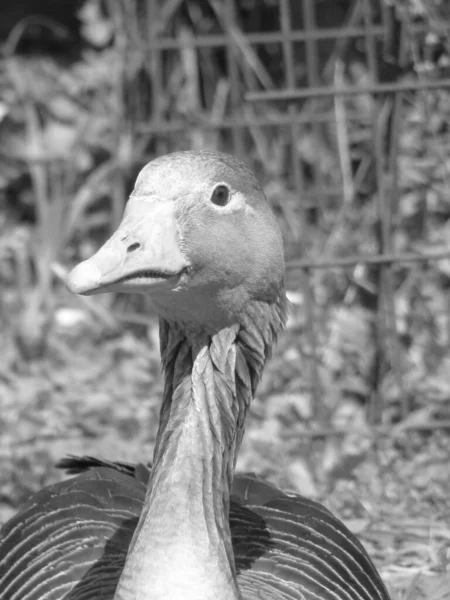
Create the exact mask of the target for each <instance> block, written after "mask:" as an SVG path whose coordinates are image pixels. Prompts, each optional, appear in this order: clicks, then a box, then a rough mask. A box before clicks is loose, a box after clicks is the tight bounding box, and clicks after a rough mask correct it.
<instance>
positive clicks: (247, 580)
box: [0, 457, 388, 600]
mask: <svg viewBox="0 0 450 600" xmlns="http://www.w3.org/2000/svg"><path fill="white" fill-rule="evenodd" d="M60 466H62V467H64V468H66V469H68V471H69V472H70V473H73V474H77V475H76V476H75V477H73V478H72V479H69V480H67V481H64V482H61V483H57V484H55V485H52V486H49V487H47V488H45V489H43V490H42V491H40V492H39V493H38V494H36V495H35V496H33V498H32V499H31V500H30V501H29V502H27V504H26V505H25V506H23V507H22V509H21V511H20V512H19V513H18V514H17V515H16V516H15V517H14V518H13V519H11V521H9V523H8V524H7V525H6V526H5V528H4V530H3V532H2V544H1V546H0V548H1V553H0V565H1V568H0V597H1V598H2V599H3V598H5V600H6V599H8V600H50V599H51V600H62V599H69V598H70V600H94V599H95V600H111V599H112V598H113V597H114V590H115V589H116V587H117V583H118V580H119V576H120V573H121V571H122V569H123V566H124V564H125V558H126V554H127V550H128V547H129V545H130V542H131V538H132V536H133V533H134V531H135V528H136V526H137V523H138V519H139V515H140V513H141V511H142V506H143V503H144V499H145V492H146V486H147V483H148V480H149V475H150V470H149V468H148V467H146V466H145V465H142V464H139V465H136V466H135V467H134V466H131V465H124V464H114V463H108V462H103V461H101V460H96V459H92V458H90V457H82V458H68V459H63V460H62V461H61V462H60ZM230 529H231V538H232V544H233V552H234V557H235V563H236V572H237V579H238V584H239V587H240V590H241V594H242V597H243V598H245V600H256V599H258V600H273V599H274V598H277V599H280V600H281V599H283V600H299V599H305V600H310V599H311V600H312V599H316V598H320V599H321V600H335V599H336V598H342V599H344V598H345V599H348V600H350V599H355V600H356V599H359V600H374V599H380V600H381V599H383V600H385V599H387V598H388V595H387V593H386V590H385V588H384V586H383V584H382V582H381V580H380V578H379V576H378V574H377V572H376V570H375V568H374V566H373V564H372V562H371V560H370V559H369V557H368V555H367V554H366V552H365V550H364V548H363V547H362V545H361V544H360V543H359V542H358V540H357V539H356V538H355V536H354V535H353V534H352V533H350V531H349V530H348V529H347V528H346V527H345V525H343V523H342V522H341V521H339V519H337V518H336V517H335V516H334V515H333V514H332V513H330V512H329V511H328V510H327V509H326V508H324V507H323V506H321V505H320V504H318V503H317V502H313V501H312V500H308V499H307V498H304V497H302V496H298V495H293V494H284V493H283V492H282V491H280V490H278V489H277V488H276V487H274V486H273V485H271V484H269V483H268V482H266V481H264V480H262V479H260V478H258V477H256V476H255V475H252V474H245V475H237V476H236V477H235V479H234V482H233V486H232V489H231V504H230ZM5 550H6V552H5ZM175 568H176V565H174V569H175Z"/></svg>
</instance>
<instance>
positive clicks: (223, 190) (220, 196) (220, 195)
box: [211, 185, 230, 206]
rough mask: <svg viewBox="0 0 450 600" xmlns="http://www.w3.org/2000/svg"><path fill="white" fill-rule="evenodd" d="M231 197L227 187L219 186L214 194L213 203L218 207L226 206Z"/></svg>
mask: <svg viewBox="0 0 450 600" xmlns="http://www.w3.org/2000/svg"><path fill="white" fill-rule="evenodd" d="M229 196H230V193H229V191H228V188H227V187H226V186H225V185H218V186H217V187H216V189H215V190H214V192H213V194H212V197H211V201H212V202H213V203H214V204H216V205H217V206H226V205H227V204H228V200H229Z"/></svg>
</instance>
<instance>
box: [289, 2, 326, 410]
mask: <svg viewBox="0 0 450 600" xmlns="http://www.w3.org/2000/svg"><path fill="white" fill-rule="evenodd" d="M289 2H290V0H280V20H281V30H282V32H283V34H284V37H283V42H282V47H283V58H284V63H285V68H286V85H287V87H288V88H291V89H293V88H294V87H295V84H296V82H295V70H294V53H293V47H292V40H291V37H290V34H291V31H292V24H291V10H290V4H289ZM288 113H289V116H290V117H291V118H292V121H291V125H290V128H289V131H290V144H291V157H292V170H293V174H294V184H295V189H296V192H297V194H298V198H299V211H300V221H301V227H302V231H301V232H300V252H301V253H302V255H303V256H304V255H305V250H306V243H305V241H306V215H305V210H304V207H303V202H304V198H302V192H304V190H305V185H304V177H303V171H302V167H301V165H300V162H299V156H298V150H297V143H298V140H299V138H300V125H299V123H298V122H297V121H296V115H297V106H296V105H295V104H294V103H290V104H289V107H288ZM302 290H303V295H304V300H305V312H306V328H307V337H308V343H309V346H310V358H309V379H310V383H311V393H312V399H313V412H314V414H318V412H319V410H320V396H321V394H320V387H319V374H318V369H317V340H316V331H315V316H314V307H313V290H312V288H311V284H310V281H309V269H303V270H302Z"/></svg>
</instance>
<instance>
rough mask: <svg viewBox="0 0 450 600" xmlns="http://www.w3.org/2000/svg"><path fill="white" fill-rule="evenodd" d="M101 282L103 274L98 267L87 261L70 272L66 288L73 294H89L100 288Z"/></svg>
mask: <svg viewBox="0 0 450 600" xmlns="http://www.w3.org/2000/svg"><path fill="white" fill-rule="evenodd" d="M100 281H101V273H100V270H99V269H98V267H97V265H95V264H94V263H92V262H91V261H90V260H86V261H84V262H82V263H80V264H79V265H77V266H76V267H74V268H73V269H72V270H71V271H70V273H69V275H68V277H67V281H66V286H67V289H68V290H69V292H72V293H73V294H89V293H90V292H92V291H94V290H95V289H96V288H97V287H98V285H99V283H100Z"/></svg>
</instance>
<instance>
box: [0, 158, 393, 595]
mask: <svg viewBox="0 0 450 600" xmlns="http://www.w3.org/2000/svg"><path fill="white" fill-rule="evenodd" d="M283 278H284V258H283V244H282V238H281V233H280V230H279V228H278V225H277V223H276V219H275V217H274V215H273V213H272V211H271V209H270V206H269V204H268V202H267V200H266V198H265V196H264V193H263V191H262V189H261V187H260V185H259V183H258V181H257V180H256V178H255V177H254V175H253V174H252V172H251V171H250V170H249V169H248V168H247V167H246V166H245V165H244V164H243V163H242V162H240V161H239V160H237V159H236V158H234V157H232V156H229V155H226V154H222V153H218V152H210V151H201V152H194V151H185V152H176V153H173V154H168V155H166V156H162V157H158V158H156V159H155V160H153V161H151V162H150V163H148V164H147V165H146V166H145V167H144V168H143V169H142V171H141V172H140V174H139V175H138V177H137V180H136V184H135V187H134V190H133V192H132V194H131V196H130V198H129V200H128V202H127V205H126V207H125V212H124V216H123V220H122V222H121V224H120V225H119V227H118V229H117V231H116V232H115V233H113V235H112V236H111V238H110V239H109V240H108V241H106V243H105V244H104V245H103V246H102V247H101V248H100V249H99V250H98V251H97V253H96V254H94V255H93V256H92V257H91V258H89V259H87V260H86V261H84V262H82V263H80V264H79V265H77V266H75V268H74V269H73V270H72V271H71V273H70V274H69V277H68V287H69V289H70V290H71V291H72V292H75V293H77V294H85V295H88V294H97V293H104V292H111V291H120V292H142V293H145V294H148V295H149V297H150V299H151V302H152V305H153V306H154V308H155V309H156V310H157V312H158V314H159V319H160V345H161V361H162V367H163V373H164V377H165V386H164V392H163V400H162V407H161V413H160V423H159V429H158V434H157V439H156V444H155V449H154V455H153V462H152V467H151V468H150V467H148V466H146V465H145V464H138V465H135V466H132V465H127V464H124V463H113V462H107V461H101V460H98V459H94V458H91V457H87V456H86V457H80V458H76V457H75V458H73V457H72V458H71V457H68V458H66V459H63V460H62V461H61V463H60V466H62V467H64V468H66V469H67V470H68V471H69V473H71V474H73V475H74V476H73V477H72V478H69V479H67V480H65V481H63V482H60V483H56V484H54V485H51V486H48V487H46V488H44V489H42V490H41V491H39V492H37V493H36V494H35V495H33V496H32V497H31V498H30V499H29V500H28V501H27V502H26V503H25V504H24V505H23V506H22V507H21V508H20V509H19V511H18V513H17V514H16V515H15V516H14V517H13V518H12V519H11V520H10V521H8V522H7V523H6V524H5V525H4V526H3V528H2V530H1V532H0V598H1V599H2V600H63V599H64V600H113V599H114V600H193V599H195V600H237V599H239V600H256V599H258V600H273V599H275V598H276V599H280V600H300V599H301V600H319V599H320V600H377V599H379V600H388V599H389V595H388V592H387V590H386V588H385V586H384V584H383V582H382V580H381V578H380V576H379V574H378V572H377V570H376V568H375V567H374V565H373V563H372V561H371V559H370V558H369V556H368V554H367V552H366V551H365V549H364V548H363V546H362V545H361V543H360V542H359V541H358V539H357V538H356V537H355V536H354V535H353V534H352V533H351V532H350V531H349V530H348V529H347V527H346V526H345V525H344V524H343V523H342V522H341V521H340V520H339V519H337V518H336V517H335V516H334V515H333V514H332V513H331V512H330V511H328V510H327V509H326V508H325V507H324V506H322V505H320V504H318V503H316V502H314V501H312V500H309V499H307V498H305V497H302V496H300V495H294V494H290V493H284V492H283V491H281V490H279V489H277V488H276V487H275V486H273V485H272V484H270V483H268V482H265V481H264V480H263V479H261V478H259V477H257V476H255V475H251V474H243V475H235V473H234V471H235V464H236V458H237V454H238V451H239V446H240V444H241V440H242V436H243V432H244V422H245V416H246V413H247V410H248V408H249V405H250V402H251V400H252V398H253V396H254V394H255V391H256V388H257V386H258V382H259V380H260V378H261V374H262V371H263V367H264V365H265V363H266V361H267V359H268V358H269V356H270V353H271V348H272V346H273V345H274V343H275V341H276V338H277V335H278V334H279V332H280V331H281V330H282V328H283V326H284V323H285V320H286V310H287V301H286V295H285V291H284V286H283Z"/></svg>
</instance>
